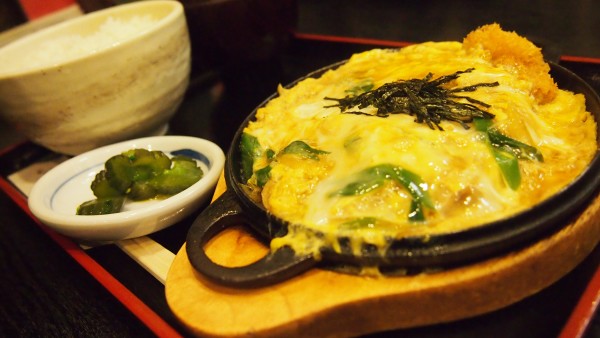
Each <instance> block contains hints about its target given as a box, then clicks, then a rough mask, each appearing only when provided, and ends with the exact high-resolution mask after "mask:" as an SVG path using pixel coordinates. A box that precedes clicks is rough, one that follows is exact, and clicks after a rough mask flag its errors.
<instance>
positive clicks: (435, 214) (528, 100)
mask: <svg viewBox="0 0 600 338" xmlns="http://www.w3.org/2000/svg"><path fill="white" fill-rule="evenodd" d="M490 35H493V37H494V38H495V39H497V40H498V39H500V40H502V39H506V41H508V42H514V41H516V42H517V44H516V47H515V48H514V49H513V50H504V51H498V50H490V47H489V46H487V44H486V43H478V41H488V40H489V37H490ZM506 41H505V42H506ZM496 42H498V41H496ZM498 43H502V41H499V42H498ZM513 45H515V44H514V43H513ZM511 53H512V57H511V55H510V54H511ZM524 55H525V56H524ZM534 63H535V66H532V64H534ZM548 69H549V67H548V65H547V64H546V63H545V62H543V58H542V56H541V53H540V52H539V50H538V49H537V48H535V47H534V46H533V45H532V44H531V43H530V42H529V41H527V40H526V39H524V38H521V37H519V36H518V35H516V34H514V33H508V32H504V31H502V30H501V29H500V28H499V26H497V25H490V26H485V27H482V28H480V29H478V30H477V31H475V32H474V33H471V34H470V35H469V36H467V38H466V39H465V41H464V42H463V43H461V42H427V43H422V44H417V45H412V46H409V47H406V48H402V49H400V50H384V49H375V50H371V51H367V52H364V53H360V54H357V55H353V56H352V57H351V58H350V59H349V60H348V62H346V63H345V64H343V65H341V66H340V67H338V68H337V69H333V70H329V71H327V72H325V73H324V74H323V75H322V76H320V77H318V78H308V79H305V80H303V81H301V82H299V83H298V84H296V85H295V86H293V87H292V88H289V89H286V88H283V87H280V88H279V89H278V92H279V96H278V97H277V98H275V99H273V100H271V101H270V102H269V103H268V104H267V105H266V106H264V107H263V108H261V109H259V110H258V112H257V114H256V120H255V121H253V122H251V123H250V124H249V125H248V126H247V128H246V129H245V130H244V134H245V137H246V138H247V139H250V140H251V142H250V143H252V144H253V146H254V147H255V148H254V149H252V151H251V152H248V153H252V156H251V157H252V159H253V162H252V166H251V171H252V172H251V173H250V174H248V178H249V179H248V183H247V184H248V186H249V187H251V189H252V190H253V191H255V192H257V195H259V199H260V202H262V203H263V204H264V206H265V207H266V209H267V210H268V211H269V212H271V213H272V214H274V215H276V216H278V217H279V218H281V219H283V220H286V221H287V222H289V223H290V224H292V226H290V231H289V233H288V235H286V236H285V237H283V238H277V239H275V240H273V242H272V246H273V247H278V246H281V245H291V246H292V247H294V248H295V249H296V250H297V251H300V252H314V253H318V248H319V247H321V246H322V245H328V246H330V247H333V248H335V247H336V245H337V244H336V238H337V237H338V236H340V235H343V236H346V235H349V236H350V237H351V238H352V239H353V240H354V241H355V244H356V245H355V247H356V250H358V248H359V246H360V244H361V243H371V244H375V245H377V246H378V247H379V248H381V249H382V250H384V249H385V245H386V244H387V243H388V242H389V239H397V238H402V237H405V236H428V235H432V234H443V233H452V232H457V231H461V230H464V229H467V228H470V227H474V226H478V225H481V224H484V223H487V222H491V221H494V220H498V219H502V218H505V217H507V216H511V215H514V214H515V213H519V212H521V211H524V210H526V209H528V208H531V207H532V206H533V205H536V204H538V203H540V202H541V201H543V200H545V199H547V198H548V197H550V196H552V195H554V194H556V193H557V192H558V191H560V190H561V189H564V188H565V186H567V185H568V184H569V183H570V182H572V181H573V180H574V179H575V178H577V176H578V175H580V174H581V173H582V171H583V170H584V169H585V168H586V167H587V166H588V165H589V163H590V161H591V160H592V158H593V156H594V155H595V153H596V125H595V121H594V119H593V117H592V115H591V114H590V113H589V112H587V111H586V108H585V100H584V97H583V96H582V95H581V94H575V93H571V92H568V91H565V90H560V89H558V88H556V85H554V82H553V80H552V79H551V78H550V76H549V75H548V73H547V72H548ZM457 72H458V73H459V74H460V75H459V76H456V77H455V78H453V79H452V80H451V81H448V82H445V83H443V84H441V85H440V88H442V89H443V90H446V91H452V90H453V89H456V88H468V87H469V86H475V85H478V84H488V85H482V86H478V87H476V88H473V90H471V91H464V92H457V93H456V96H457V97H456V98H454V100H455V101H457V102H459V103H461V104H463V105H465V107H466V105H468V106H474V107H476V108H477V110H478V111H481V112H483V113H485V114H488V115H485V114H484V117H483V118H480V117H474V118H470V117H467V118H466V119H465V121H466V122H464V121H463V122H460V121H455V120H449V119H442V120H440V121H439V122H436V123H429V124H428V123H427V121H418V116H416V115H415V114H411V113H410V112H402V113H398V112H393V113H390V114H380V113H381V110H382V108H381V107H379V108H378V107H376V106H374V105H373V104H370V105H367V106H360V105H356V106H353V107H349V108H347V109H343V108H344V107H342V106H340V105H338V104H337V103H338V102H340V101H339V100H340V99H343V98H353V97H357V96H358V95H360V94H364V93H368V92H372V93H374V92H373V91H375V90H377V89H378V88H385V87H383V86H384V85H386V84H390V83H395V82H397V81H409V80H411V79H429V81H435V80H436V79H440V78H442V77H444V76H448V75H452V74H456V73H457ZM428 74H429V75H428ZM540 84H543V85H542V86H543V87H541V86H540ZM407 92H408V91H407ZM386 95H387V93H384V94H383V95H382V99H381V100H385V99H386V97H387V96H386ZM407 95H408V96H409V98H407V99H406V100H408V101H407V102H409V103H407V106H410V105H413V106H414V105H415V103H414V102H420V101H419V100H422V98H420V97H417V98H414V97H410V95H412V94H410V93H409V94H407ZM336 100H338V101H336ZM402 100H404V99H402ZM388 103H389V102H385V104H388ZM444 104H445V103H444ZM432 106H433V105H432ZM413 108H414V107H413ZM417 108H419V107H417ZM419 109H424V108H422V107H421V108H419ZM432 109H433V108H432ZM378 114H380V115H378ZM486 116H487V117H486ZM294 225H299V226H294ZM313 232H314V233H320V234H321V235H319V236H314V235H311V234H312V233H313Z"/></svg>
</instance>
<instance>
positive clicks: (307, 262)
mask: <svg viewBox="0 0 600 338" xmlns="http://www.w3.org/2000/svg"><path fill="white" fill-rule="evenodd" d="M344 62H345V61H343V62H340V63H336V64H334V65H331V66H328V67H325V68H323V69H320V70H317V71H315V72H313V73H310V74H309V75H307V76H306V77H318V76H320V75H321V74H323V73H324V72H325V71H327V70H329V69H334V68H336V67H338V66H339V65H341V64H343V63H344ZM550 65H551V75H552V76H553V78H554V79H555V81H556V82H557V84H558V85H559V87H560V88H561V89H566V90H570V91H572V92H575V93H582V94H584V95H585V97H586V103H587V108H588V111H590V112H591V113H592V114H593V115H594V118H595V120H596V121H600V98H598V95H597V94H596V93H595V92H594V90H593V89H592V88H591V87H590V86H589V85H588V84H587V83H585V82H584V81H583V80H582V79H581V78H579V77H578V76H577V75H575V74H574V73H572V72H570V71H569V70H567V69H565V68H563V67H561V66H558V65H556V64H553V63H550ZM306 77H305V78H306ZM302 79H304V78H302ZM302 79H299V80H297V81H296V82H294V83H292V84H290V85H289V86H288V87H292V86H293V85H294V84H296V83H297V82H298V81H300V80H302ZM276 96H277V95H276V94H274V95H272V96H271V97H269V98H268V99H267V100H266V101H265V102H263V103H262V104H261V105H260V106H259V107H262V106H264V105H265V104H266V102H268V101H269V100H271V99H273V98H274V97H276ZM257 109H258V108H257ZM255 114H256V109H255V110H254V111H253V112H252V114H250V116H248V118H247V119H246V120H245V121H244V123H243V124H242V125H241V126H240V128H239V129H238V131H237V133H236V134H235V136H234V139H233V142H232V144H231V147H230V149H229V151H228V154H227V160H226V165H225V179H226V183H227V190H226V191H225V193H224V194H223V195H221V196H220V197H219V198H218V199H217V200H216V201H215V202H214V203H213V204H211V205H210V206H209V207H208V208H207V209H206V210H205V211H203V212H202V213H201V214H200V215H199V216H198V218H197V219H196V220H195V221H194V223H193V224H192V226H191V228H190V229H189V232H188V235H187V240H186V241H187V242H186V250H187V255H188V258H189V261H190V263H191V264H192V266H193V267H194V268H195V269H196V270H197V271H198V272H200V273H201V274H202V275H204V276H205V277H206V278H208V279H210V280H212V281H213V282H216V283H218V284H221V285H226V286H232V287H242V288H249V287H261V286H266V285H270V284H274V283H278V282H280V281H283V280H286V279H289V278H291V277H293V276H295V275H297V274H299V273H301V272H304V271H306V270H308V269H310V268H312V267H315V266H317V265H318V266H319V267H326V268H327V267H328V268H334V269H337V270H341V271H352V270H353V269H355V268H356V269H360V267H361V266H377V267H378V268H379V270H380V271H381V272H382V273H384V274H385V273H389V274H394V272H398V271H402V273H406V272H407V271H408V272H409V273H410V272H411V271H414V272H418V271H423V270H430V269H443V268H448V267H452V266H457V265H461V264H467V263H469V262H473V261H477V260H482V259H485V258H489V257H491V256H497V255H501V254H503V253H507V252H509V251H510V250H514V249H516V248H519V247H523V246H525V245H527V244H531V243H533V242H535V241H537V240H539V239H541V238H543V237H544V236H547V235H549V234H551V233H552V232H554V231H557V230H558V229H559V228H560V227H561V226H563V225H565V224H566V223H567V222H568V221H569V218H570V217H573V216H574V215H575V214H576V213H577V212H578V211H580V210H581V209H582V208H583V207H584V206H585V205H586V204H587V203H586V202H588V201H589V200H590V199H591V197H593V196H594V195H595V194H596V192H597V188H598V185H599V184H600V158H599V155H598V153H597V154H596V156H595V157H594V159H593V161H592V162H591V164H590V166H589V167H588V168H587V170H586V171H585V172H584V173H583V174H582V175H581V176H580V177H579V178H577V179H576V180H575V181H574V182H572V183H571V184H570V185H569V186H568V187H566V188H565V189H564V190H562V191H561V192H559V193H557V194H556V195H554V196H553V197H551V198H549V199H547V200H545V201H543V202H542V203H540V204H538V205H536V206H534V207H532V208H531V209H529V210H526V211H524V212H522V213H519V214H517V215H514V216H512V217H510V218H506V219H502V220H498V221H495V222H491V223H487V224H484V225H481V226H478V227H475V228H471V229H467V230H464V231H460V232H456V233H450V234H439V235H433V236H429V237H428V238H427V240H424V237H423V236H419V237H411V238H403V239H400V240H398V239H396V240H392V242H391V245H390V246H389V249H388V250H387V251H386V252H385V254H384V255H381V254H379V253H378V251H377V250H375V248H374V247H372V246H369V245H363V247H362V250H361V251H362V252H361V254H360V255H354V254H352V251H351V250H350V248H349V239H348V238H344V237H340V238H338V241H339V243H340V246H341V248H342V250H341V252H334V251H333V250H332V249H331V248H322V250H321V252H322V258H321V259H320V260H317V259H315V257H313V256H312V255H296V254H295V252H294V251H293V250H292V249H291V248H289V247H283V248H281V249H278V250H275V251H269V252H268V254H267V255H266V256H264V257H263V258H261V259H260V260H258V261H257V262H255V263H252V264H249V265H247V266H243V267H224V266H221V265H219V264H216V263H214V262H213V261H211V260H210V258H208V256H207V255H206V253H205V251H204V249H203V246H204V245H205V244H206V243H207V242H208V240H210V239H211V238H212V237H213V236H215V235H216V234H218V233H219V232H220V231H222V230H223V229H225V228H227V227H230V226H234V225H245V226H247V227H248V229H250V230H253V232H255V233H257V234H258V237H259V238H261V239H263V240H264V241H265V243H267V244H268V242H269V240H270V239H272V238H274V237H279V236H283V235H284V234H285V233H286V232H287V227H288V225H289V224H288V223H287V222H285V221H283V220H281V219H279V218H277V217H276V216H274V215H272V214H270V213H269V212H267V211H266V209H265V208H264V207H263V206H262V205H261V204H260V203H256V202H254V201H253V200H252V199H251V198H250V197H249V195H247V193H246V192H245V191H244V189H243V182H242V181H241V178H240V174H241V170H240V164H241V160H240V158H241V155H240V149H239V143H240V137H241V134H242V131H243V129H244V127H246V125H247V124H248V123H249V122H250V121H252V120H253V119H254V118H255ZM597 129H598V126H597ZM597 134H598V135H600V131H599V132H597ZM598 137H600V136H598ZM597 142H598V143H599V144H600V140H598V141H597ZM299 226H302V225H299Z"/></svg>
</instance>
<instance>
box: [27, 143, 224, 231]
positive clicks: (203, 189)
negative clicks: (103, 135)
mask: <svg viewBox="0 0 600 338" xmlns="http://www.w3.org/2000/svg"><path fill="white" fill-rule="evenodd" d="M134 148H145V149H148V150H160V151H162V152H164V153H166V154H167V155H174V154H176V153H179V152H186V155H188V156H189V155H193V156H192V157H194V158H195V159H196V161H197V162H198V164H199V166H200V167H201V168H202V170H203V171H204V176H203V177H202V179H200V180H199V181H198V182H196V183H195V184H193V185H192V186H190V187H189V188H187V189H186V190H184V191H182V192H180V193H178V194H176V195H174V196H171V197H169V198H166V199H163V200H150V201H141V202H132V203H126V205H125V206H124V209H123V211H121V212H119V213H116V214H108V215H93V216H89V215H88V216H83V215H77V214H76V210H77V207H78V206H79V205H80V204H81V203H83V202H85V201H88V200H91V199H94V198H95V196H94V194H93V192H92V190H91V187H90V186H91V183H92V181H93V180H94V177H95V176H96V174H97V173H98V172H99V171H100V170H102V169H103V168H104V163H105V162H106V161H107V160H108V159H109V158H110V157H112V156H114V155H118V154H120V153H122V152H124V151H127V150H129V149H134ZM224 164H225V155H224V153H223V151H222V150H221V148H219V146H217V145H216V144H214V143H212V142H210V141H207V140H204V139H200V138H195V137H189V136H155V137H146V138H140V139H135V140H129V141H124V142H120V143H116V144H112V145H108V146H104V147H101V148H98V149H95V150H91V151H89V152H86V153H83V154H81V155H79V156H76V157H73V158H71V159H69V160H67V161H65V162H63V163H61V164H59V165H58V166H56V167H55V168H53V169H51V170H50V171H48V172H47V173H46V174H45V175H44V176H42V177H41V178H40V179H39V180H38V181H37V182H36V183H35V185H34V186H33V188H32V190H31V194H30V195H29V200H28V203H29V209H30V210H31V212H32V213H33V215H35V216H36V217H37V218H38V219H39V220H40V221H41V222H42V223H44V224H45V225H47V226H48V227H50V228H52V229H54V230H55V231H57V232H59V233H61V234H63V235H66V236H68V237H72V238H75V239H78V240H81V241H91V242H103V241H116V240H121V239H126V238H134V237H140V236H144V235H147V234H150V233H153V232H155V231H158V230H161V229H164V228H166V227H168V226H171V225H173V224H175V223H176V222H178V221H180V220H182V219H183V218H184V217H186V216H188V215H190V214H191V213H192V212H193V211H195V210H197V209H198V207H199V206H200V205H201V204H202V203H204V202H205V201H206V200H207V199H208V198H209V197H210V195H211V193H212V191H213V189H214V188H215V186H216V184H217V181H218V180H219V177H220V174H221V171H222V170H223V166H224Z"/></svg>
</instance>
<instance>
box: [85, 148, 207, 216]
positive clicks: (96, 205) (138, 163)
mask: <svg viewBox="0 0 600 338" xmlns="http://www.w3.org/2000/svg"><path fill="white" fill-rule="evenodd" d="M203 175H204V173H203V172H202V169H201V168H200V167H198V165H197V164H196V161H195V160H194V159H192V158H190V157H187V156H183V155H177V156H175V157H173V158H169V157H168V156H167V155H166V154H165V153H163V152H162V151H157V150H153V151H150V150H146V149H131V150H128V151H125V152H123V153H121V154H119V155H115V156H113V157H111V158H110V159H108V161H106V163H105V164H104V169H103V170H102V171H100V172H99V173H98V174H96V177H95V178H94V181H93V182H92V184H91V188H92V191H93V193H94V196H95V197H96V199H94V200H91V201H86V202H84V203H82V204H81V205H80V206H79V207H78V208H77V215H104V214H111V213H117V212H120V211H121V209H122V207H123V204H124V203H125V200H126V199H130V200H133V201H143V200H148V199H154V198H166V197H169V196H172V195H175V194H177V193H179V192H181V191H183V190H185V189H187V188H188V187H190V186H191V185H192V184H194V183H196V182H197V181H199V180H200V179H201V178H202V176H203Z"/></svg>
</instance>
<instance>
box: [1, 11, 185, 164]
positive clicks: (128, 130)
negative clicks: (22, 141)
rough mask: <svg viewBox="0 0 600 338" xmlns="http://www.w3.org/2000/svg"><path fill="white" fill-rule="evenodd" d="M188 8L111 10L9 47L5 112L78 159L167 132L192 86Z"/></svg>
mask: <svg viewBox="0 0 600 338" xmlns="http://www.w3.org/2000/svg"><path fill="white" fill-rule="evenodd" d="M189 74H190V42H189V36H188V29H187V24H186V21H185V16H184V11H183V6H182V5H181V4H180V3H179V2H177V1H141V2H134V3H131V4H127V5H120V6H116V7H111V8H108V9H105V10H102V11H98V12H93V13H90V14H87V15H84V16H81V17H78V18H75V19H71V20H68V21H66V22H63V23H60V24H58V25H55V26H52V27H49V28H47V29H44V30H42V31H39V32H36V33H33V34H31V35H29V36H26V37H24V38H21V39H19V40H17V41H15V42H13V43H10V44H8V45H7V46H5V47H3V48H1V49H0V114H1V115H2V117H3V118H4V119H5V120H6V121H7V122H8V123H10V124H11V125H13V126H14V127H15V128H16V129H17V130H18V131H20V132H21V133H22V134H24V135H25V136H26V137H27V138H29V139H30V140H31V141H33V142H35V143H38V144H40V145H42V146H44V147H47V148H49V149H51V150H53V151H56V152H60V153H65V154H70V155H75V154H79V153H82V152H84V151H88V150H90V149H93V148H97V147H99V146H103V145H106V144H111V143H115V142H117V141H121V140H126V139H131V138H136V137H139V136H146V135H153V134H160V133H161V132H164V131H165V130H166V127H167V126H168V121H169V119H170V118H171V117H172V116H173V114H174V113H175V112H176V110H177V108H178V107H179V105H180V104H181V101H182V100H183V95H184V93H185V90H186V88H187V86H188V83H189Z"/></svg>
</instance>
